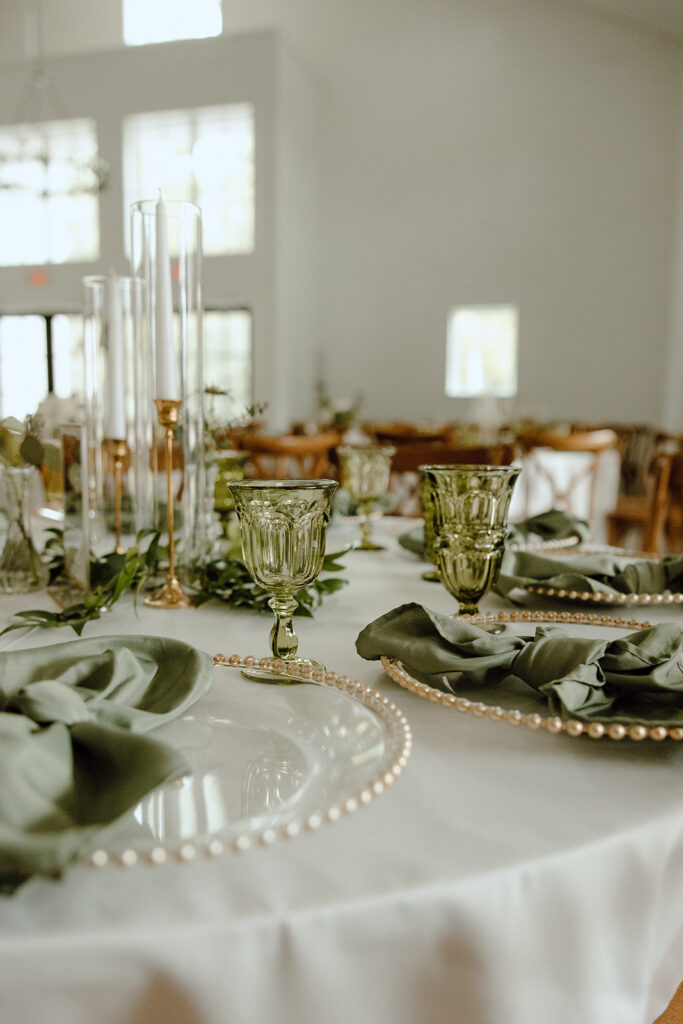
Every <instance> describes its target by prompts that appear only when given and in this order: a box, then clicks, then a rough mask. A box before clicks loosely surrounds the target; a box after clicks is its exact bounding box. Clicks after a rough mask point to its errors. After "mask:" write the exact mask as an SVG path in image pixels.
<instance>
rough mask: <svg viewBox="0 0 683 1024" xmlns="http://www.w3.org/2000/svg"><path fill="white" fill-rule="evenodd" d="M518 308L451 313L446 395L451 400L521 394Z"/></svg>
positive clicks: (466, 309)
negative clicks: (519, 390) (519, 383)
mask: <svg viewBox="0 0 683 1024" xmlns="http://www.w3.org/2000/svg"><path fill="white" fill-rule="evenodd" d="M517 321H518V310H517V307H516V306H471V307H459V308H458V309H453V310H451V313H450V315H449V319H448V337H447V342H446V394H447V395H448V396H449V397H450V398H470V397H475V396H477V395H491V396H493V397H495V398H509V397H511V396H512V395H515V394H517Z"/></svg>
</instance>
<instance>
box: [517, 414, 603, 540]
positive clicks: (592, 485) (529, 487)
mask: <svg viewBox="0 0 683 1024" xmlns="http://www.w3.org/2000/svg"><path fill="white" fill-rule="evenodd" d="M517 443H518V444H519V446H520V449H521V454H522V461H523V465H524V472H523V474H522V480H523V486H524V495H525V515H529V514H530V502H531V495H532V493H533V492H534V489H535V488H537V487H538V484H539V483H541V482H544V483H545V484H547V486H548V487H549V489H550V495H551V506H552V507H553V508H559V509H564V510H566V511H569V512H577V511H579V510H578V508H577V505H576V500H577V494H578V492H579V490H580V488H581V487H582V485H583V484H585V483H587V484H588V487H589V511H588V519H589V520H591V521H592V520H593V518H594V515H595V493H596V485H597V482H598V471H599V468H600V461H601V458H602V455H603V454H604V453H605V452H607V451H609V450H611V449H616V448H617V443H618V438H617V435H616V433H615V432H614V431H613V430H610V429H607V428H605V429H599V430H573V431H571V432H570V433H568V434H559V433H554V432H552V431H543V430H532V431H528V432H522V433H519V434H518V435H517ZM544 451H545V452H548V451H552V452H556V453H561V452H565V453H568V454H577V453H583V454H585V455H586V459H585V460H583V461H582V464H581V465H580V466H578V467H577V468H575V469H573V470H571V472H570V473H569V474H568V476H566V477H565V476H564V469H566V466H565V467H564V469H563V467H562V466H561V464H560V463H559V462H558V463H556V465H555V467H551V466H550V465H549V460H545V459H544V457H543V454H542V453H543V452H544Z"/></svg>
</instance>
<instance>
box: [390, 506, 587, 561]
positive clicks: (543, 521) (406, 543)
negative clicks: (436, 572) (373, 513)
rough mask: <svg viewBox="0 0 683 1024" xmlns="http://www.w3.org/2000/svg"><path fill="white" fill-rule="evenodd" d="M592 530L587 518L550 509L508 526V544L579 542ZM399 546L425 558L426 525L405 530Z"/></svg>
mask: <svg viewBox="0 0 683 1024" xmlns="http://www.w3.org/2000/svg"><path fill="white" fill-rule="evenodd" d="M589 534H590V527H589V525H588V523H587V522H586V520H585V519H580V518H579V517H578V516H574V515H572V514H571V513H570V512H563V511H561V510H560V509H554V508H553V509H550V511H549V512H541V513H540V514H539V515H537V516H531V517H530V518H529V519H524V520H522V522H520V523H511V524H510V526H509V527H508V535H507V542H508V544H543V543H547V542H548V541H551V540H565V539H567V538H568V537H578V539H579V542H583V541H585V540H587V539H588V537H589ZM398 542H399V544H400V545H401V546H402V547H404V548H406V549H407V550H408V551H412V552H413V553H414V554H416V555H420V556H421V557H424V524H422V523H420V525H419V526H415V527H413V529H411V530H406V532H405V533H402V534H401V536H400V537H399V538H398Z"/></svg>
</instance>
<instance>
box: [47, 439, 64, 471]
mask: <svg viewBox="0 0 683 1024" xmlns="http://www.w3.org/2000/svg"><path fill="white" fill-rule="evenodd" d="M43 463H44V465H46V466H47V468H48V469H52V470H54V471H55V472H58V471H59V470H60V469H61V468H62V453H61V451H60V450H59V448H58V447H57V445H55V444H43Z"/></svg>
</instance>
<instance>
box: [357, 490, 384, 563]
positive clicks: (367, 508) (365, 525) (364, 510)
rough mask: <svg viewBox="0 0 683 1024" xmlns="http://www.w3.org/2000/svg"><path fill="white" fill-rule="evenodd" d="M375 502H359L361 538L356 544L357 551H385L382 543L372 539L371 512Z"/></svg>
mask: <svg viewBox="0 0 683 1024" xmlns="http://www.w3.org/2000/svg"><path fill="white" fill-rule="evenodd" d="M373 504H374V502H372V501H367V502H362V501H361V502H359V503H358V518H359V519H360V539H359V541H358V544H356V550H357V551H383V550H384V547H383V545H382V544H376V543H375V542H374V540H373V539H372V519H371V518H370V513H371V511H372V506H373Z"/></svg>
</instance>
